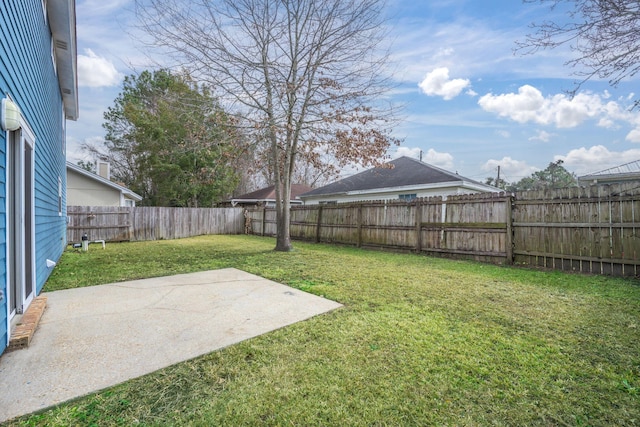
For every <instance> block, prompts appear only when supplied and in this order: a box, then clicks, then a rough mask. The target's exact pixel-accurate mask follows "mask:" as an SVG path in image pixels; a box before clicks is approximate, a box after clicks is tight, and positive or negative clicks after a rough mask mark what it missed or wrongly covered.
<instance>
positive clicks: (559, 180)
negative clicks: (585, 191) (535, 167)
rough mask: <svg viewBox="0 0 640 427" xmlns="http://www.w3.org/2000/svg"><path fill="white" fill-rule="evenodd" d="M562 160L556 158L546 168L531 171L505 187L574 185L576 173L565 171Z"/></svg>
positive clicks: (522, 188) (518, 188) (542, 187)
mask: <svg viewBox="0 0 640 427" xmlns="http://www.w3.org/2000/svg"><path fill="white" fill-rule="evenodd" d="M563 163H564V162H563V161H562V160H558V161H556V162H551V163H549V166H547V168H546V169H544V170H541V171H537V172H534V173H532V174H531V175H530V176H528V177H525V178H522V179H521V180H520V181H518V182H516V183H513V184H511V185H509V186H508V187H507V189H508V190H509V191H526V190H545V189H548V188H566V187H575V186H576V185H577V183H578V181H577V177H576V174H574V173H572V172H569V171H567V170H566V169H565V168H564V166H562V164H563Z"/></svg>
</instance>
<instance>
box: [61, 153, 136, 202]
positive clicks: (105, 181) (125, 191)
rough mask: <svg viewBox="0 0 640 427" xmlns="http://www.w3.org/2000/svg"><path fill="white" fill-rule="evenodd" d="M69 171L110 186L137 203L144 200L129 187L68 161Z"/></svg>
mask: <svg viewBox="0 0 640 427" xmlns="http://www.w3.org/2000/svg"><path fill="white" fill-rule="evenodd" d="M67 169H71V170H73V171H74V172H76V173H79V174H80V175H82V176H85V177H87V178H89V179H93V180H95V181H98V182H101V183H102V184H104V185H106V186H109V187H111V188H113V189H114V190H118V191H120V192H121V193H122V194H124V195H127V196H128V197H129V198H131V199H134V200H135V201H136V202H139V201H141V200H142V196H141V195H139V194H138V193H135V192H133V191H131V190H129V189H128V188H127V187H123V186H122V185H120V184H116V183H115V182H113V181H110V180H108V179H106V178H105V177H102V176H100V175H98V174H96V173H93V172H89V171H88V170H85V169H82V168H81V167H80V166H77V165H74V164H73V163H71V162H69V161H67Z"/></svg>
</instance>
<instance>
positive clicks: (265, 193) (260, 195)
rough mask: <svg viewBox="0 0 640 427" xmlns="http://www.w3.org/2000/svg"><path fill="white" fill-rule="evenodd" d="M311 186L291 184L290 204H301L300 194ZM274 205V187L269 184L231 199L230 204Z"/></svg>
mask: <svg viewBox="0 0 640 427" xmlns="http://www.w3.org/2000/svg"><path fill="white" fill-rule="evenodd" d="M311 189H312V188H311V187H309V186H308V185H303V184H291V205H292V206H295V205H301V204H302V200H300V195H301V194H302V193H306V192H308V191H310V190H311ZM275 205H276V187H275V186H273V185H272V186H270V187H266V188H262V189H260V190H256V191H253V192H251V193H247V194H243V195H242V196H238V197H234V198H233V199H231V206H242V207H244V208H255V207H268V208H272V207H275Z"/></svg>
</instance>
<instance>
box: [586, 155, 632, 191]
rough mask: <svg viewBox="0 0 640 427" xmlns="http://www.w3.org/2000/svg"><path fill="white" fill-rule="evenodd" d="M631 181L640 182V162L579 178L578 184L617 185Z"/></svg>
mask: <svg viewBox="0 0 640 427" xmlns="http://www.w3.org/2000/svg"><path fill="white" fill-rule="evenodd" d="M629 181H640V160H636V161H634V162H629V163H625V164H623V165H620V166H616V167H613V168H609V169H605V170H602V171H600V172H595V173H591V174H589V175H583V176H579V177H578V183H580V184H582V185H586V184H617V183H622V182H629Z"/></svg>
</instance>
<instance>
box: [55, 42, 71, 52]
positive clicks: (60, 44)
mask: <svg viewBox="0 0 640 427" xmlns="http://www.w3.org/2000/svg"><path fill="white" fill-rule="evenodd" d="M56 47H57V48H58V49H62V50H67V49H69V45H68V44H67V42H65V41H62V40H56Z"/></svg>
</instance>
